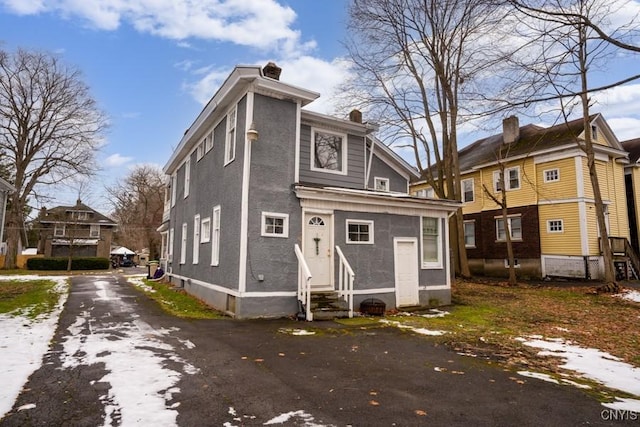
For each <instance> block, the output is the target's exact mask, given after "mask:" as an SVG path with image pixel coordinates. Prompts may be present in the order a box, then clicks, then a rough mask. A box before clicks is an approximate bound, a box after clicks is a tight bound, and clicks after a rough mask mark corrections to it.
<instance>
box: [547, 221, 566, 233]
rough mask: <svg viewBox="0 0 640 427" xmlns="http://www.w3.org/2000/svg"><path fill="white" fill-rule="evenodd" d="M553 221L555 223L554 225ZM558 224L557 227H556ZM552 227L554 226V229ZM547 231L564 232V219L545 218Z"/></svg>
mask: <svg viewBox="0 0 640 427" xmlns="http://www.w3.org/2000/svg"><path fill="white" fill-rule="evenodd" d="M554 223H555V225H554ZM558 226H559V228H558ZM554 228H556V229H555V230H554ZM547 233H564V221H563V220H561V219H548V220H547Z"/></svg>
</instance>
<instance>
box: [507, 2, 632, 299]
mask: <svg viewBox="0 0 640 427" xmlns="http://www.w3.org/2000/svg"><path fill="white" fill-rule="evenodd" d="M510 3H511V4H513V5H514V6H515V8H516V10H518V11H519V12H520V13H521V14H522V16H524V19H522V22H523V23H524V22H527V23H528V24H527V25H526V28H527V30H528V34H529V35H530V36H531V35H533V37H532V40H535V43H537V47H538V48H539V52H540V54H539V56H537V57H536V58H535V61H532V62H529V63H524V64H525V68H526V69H527V70H528V72H529V74H532V75H534V77H533V80H535V81H537V82H538V83H539V84H540V86H544V87H547V88H550V89H551V93H550V95H551V96H548V95H547V94H544V95H541V94H540V93H536V94H532V95H531V96H530V97H528V99H527V102H532V101H533V102H540V101H543V100H544V101H548V100H551V99H554V98H555V99H556V100H559V105H560V108H559V110H560V114H561V116H562V117H563V118H564V120H565V122H567V121H568V117H569V115H570V114H571V113H572V112H573V109H574V108H576V107H579V108H580V110H581V111H580V112H581V114H582V118H583V128H584V141H583V143H582V144H581V148H582V149H583V151H584V152H585V155H586V157H587V165H588V170H589V178H590V183H591V187H592V189H593V194H594V202H595V203H594V204H595V209H596V220H597V224H598V230H599V232H600V237H601V250H602V256H603V261H604V281H605V283H606V286H609V287H610V286H612V285H613V288H615V280H616V277H615V268H614V263H613V254H612V251H611V245H610V242H609V238H608V230H607V227H606V219H605V216H606V214H605V209H604V203H603V200H602V194H601V188H600V182H599V178H598V174H597V170H596V161H595V150H594V143H593V135H592V129H591V123H590V120H591V114H590V109H591V107H592V105H593V99H592V94H593V93H594V92H596V91H598V90H602V89H605V88H611V87H614V86H617V85H621V84H623V83H625V82H628V81H631V80H634V79H637V78H639V77H640V75H638V74H635V75H631V76H629V77H627V78H624V79H622V80H620V81H616V82H612V83H609V84H607V85H605V86H603V87H598V88H593V87H591V86H590V84H589V76H590V75H591V71H592V70H593V69H594V68H596V67H597V68H600V67H602V66H604V62H605V61H606V60H607V59H608V58H609V57H611V56H612V55H614V54H615V53H616V52H615V49H623V50H628V51H633V52H637V51H640V49H638V48H637V46H634V45H632V44H629V43H627V42H625V41H624V40H625V38H626V37H628V36H630V35H631V34H635V35H636V36H637V35H638V29H640V20H638V16H634V17H632V18H631V20H630V21H629V22H628V23H627V24H626V25H624V26H622V27H619V28H617V29H614V30H613V31H612V32H611V33H607V32H606V31H605V30H604V29H603V28H605V27H606V26H610V25H608V24H607V23H606V22H605V20H606V19H607V17H608V16H610V15H611V14H612V13H614V12H615V11H612V9H611V8H612V7H613V5H612V4H611V3H605V2H602V1H600V0H577V1H571V2H568V1H564V0H532V1H526V0H522V1H520V0H513V1H510Z"/></svg>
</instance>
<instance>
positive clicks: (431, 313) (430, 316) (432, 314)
mask: <svg viewBox="0 0 640 427" xmlns="http://www.w3.org/2000/svg"><path fill="white" fill-rule="evenodd" d="M448 314H449V312H448V311H442V310H438V309H437V308H433V309H431V310H429V313H428V314H419V315H418V316H420V317H426V318H427V319H435V318H437V317H444V316H447V315H448Z"/></svg>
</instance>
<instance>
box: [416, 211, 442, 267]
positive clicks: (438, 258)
mask: <svg viewBox="0 0 640 427" xmlns="http://www.w3.org/2000/svg"><path fill="white" fill-rule="evenodd" d="M426 218H430V219H435V220H436V225H437V226H438V230H437V234H436V239H435V242H436V260H435V261H425V260H424V230H423V228H424V220H425V219H426ZM444 222H446V221H443V218H442V217H435V216H429V215H423V216H422V217H420V242H419V244H420V247H419V249H418V254H419V255H420V269H422V270H441V269H442V268H443V267H444V265H443V262H442V259H443V258H445V254H444V251H443V249H442V240H443V239H444V240H445V242H446V241H448V240H449V239H448V237H444V236H445V235H444V225H443V223H444Z"/></svg>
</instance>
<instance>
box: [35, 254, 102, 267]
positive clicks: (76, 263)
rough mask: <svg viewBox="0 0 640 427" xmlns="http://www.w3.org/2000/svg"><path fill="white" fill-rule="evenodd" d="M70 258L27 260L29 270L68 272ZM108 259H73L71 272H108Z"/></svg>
mask: <svg viewBox="0 0 640 427" xmlns="http://www.w3.org/2000/svg"><path fill="white" fill-rule="evenodd" d="M68 262H69V258H66V257H61V258H31V259H29V260H27V268H28V269H29V270H66V269H67V264H68ZM108 269H109V259H108V258H73V259H72V260H71V270H108Z"/></svg>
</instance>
